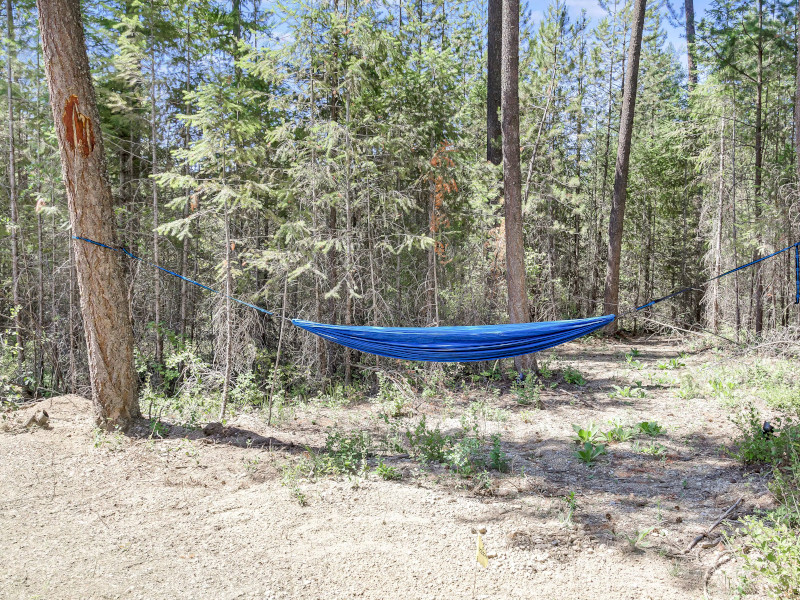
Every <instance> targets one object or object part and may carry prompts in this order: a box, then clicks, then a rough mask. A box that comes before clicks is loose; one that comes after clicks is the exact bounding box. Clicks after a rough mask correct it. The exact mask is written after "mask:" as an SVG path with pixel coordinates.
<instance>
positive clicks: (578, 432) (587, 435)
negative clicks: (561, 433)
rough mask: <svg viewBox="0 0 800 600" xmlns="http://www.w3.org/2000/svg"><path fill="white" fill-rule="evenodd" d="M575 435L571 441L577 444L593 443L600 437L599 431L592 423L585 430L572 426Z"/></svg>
mask: <svg viewBox="0 0 800 600" xmlns="http://www.w3.org/2000/svg"><path fill="white" fill-rule="evenodd" d="M572 430H573V431H574V432H575V435H574V436H572V439H573V440H575V442H577V443H579V444H580V443H585V442H594V441H595V440H596V439H597V438H598V437H599V436H600V429H599V428H598V426H597V425H595V424H594V423H589V425H587V426H586V427H585V428H583V427H581V426H580V425H574V424H573V425H572Z"/></svg>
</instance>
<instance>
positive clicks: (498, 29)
mask: <svg viewBox="0 0 800 600" xmlns="http://www.w3.org/2000/svg"><path fill="white" fill-rule="evenodd" d="M487 33H488V36H487V37H488V39H487V43H486V160H488V161H489V162H491V163H492V164H494V165H499V164H500V162H501V161H502V160H503V147H502V130H501V128H500V115H499V114H498V113H499V111H500V103H501V100H500V86H501V74H502V56H503V50H502V48H503V0H489V20H488V25H487Z"/></svg>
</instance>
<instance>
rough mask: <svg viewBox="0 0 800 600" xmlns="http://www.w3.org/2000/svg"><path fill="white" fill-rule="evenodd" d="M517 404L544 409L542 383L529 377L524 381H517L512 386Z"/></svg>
mask: <svg viewBox="0 0 800 600" xmlns="http://www.w3.org/2000/svg"><path fill="white" fill-rule="evenodd" d="M511 389H512V390H513V391H514V398H515V400H516V401H517V404H520V405H522V406H534V407H536V408H542V383H541V382H540V381H539V379H537V378H536V377H533V376H531V375H528V377H526V378H525V380H524V381H515V382H514V384H513V385H512V386H511Z"/></svg>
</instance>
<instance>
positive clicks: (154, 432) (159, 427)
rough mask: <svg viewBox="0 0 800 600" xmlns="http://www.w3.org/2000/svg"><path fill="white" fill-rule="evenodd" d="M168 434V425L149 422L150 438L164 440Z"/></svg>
mask: <svg viewBox="0 0 800 600" xmlns="http://www.w3.org/2000/svg"><path fill="white" fill-rule="evenodd" d="M167 434H169V425H167V424H166V423H162V422H161V421H151V422H150V437H157V438H164V437H166V436H167Z"/></svg>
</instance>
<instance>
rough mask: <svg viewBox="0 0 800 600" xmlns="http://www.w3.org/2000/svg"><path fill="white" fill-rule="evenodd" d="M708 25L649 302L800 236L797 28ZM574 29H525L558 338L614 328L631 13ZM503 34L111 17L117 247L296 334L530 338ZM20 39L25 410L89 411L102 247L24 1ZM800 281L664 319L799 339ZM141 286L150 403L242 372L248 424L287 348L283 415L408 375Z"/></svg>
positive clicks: (643, 295) (641, 220)
mask: <svg viewBox="0 0 800 600" xmlns="http://www.w3.org/2000/svg"><path fill="white" fill-rule="evenodd" d="M691 6H692V3H691V0H688V1H687V2H686V5H685V6H681V7H678V6H670V5H668V4H666V3H664V2H653V3H650V4H649V6H648V8H647V13H646V18H645V33H644V40H643V43H642V48H641V63H640V70H639V80H638V97H637V103H636V110H635V121H634V129H633V140H632V149H631V161H630V162H631V167H630V177H629V180H628V205H627V210H626V219H625V229H624V238H623V250H622V260H621V284H620V288H621V289H620V298H621V306H623V307H627V306H631V305H634V304H642V303H644V302H645V301H647V300H649V299H651V298H653V297H655V296H659V295H663V294H666V293H669V292H670V291H672V290H674V289H676V288H678V287H684V286H690V285H692V283H693V282H696V281H700V280H704V279H707V278H709V277H713V276H715V275H718V274H719V273H721V272H723V271H724V270H726V269H728V268H731V267H733V266H734V265H736V264H741V263H743V262H749V261H750V260H754V259H756V258H758V257H760V256H763V255H764V254H766V253H769V252H771V251H774V250H776V249H779V248H782V247H784V246H786V245H789V244H791V243H794V242H796V241H798V239H800V238H799V237H798V231H799V230H800V203H799V202H798V185H797V182H798V170H800V166H798V165H799V164H800V163H799V162H798V161H799V160H800V157H798V153H797V151H796V148H795V138H796V137H797V136H796V135H795V132H796V126H795V124H794V118H795V115H796V112H797V111H796V110H795V100H796V98H797V84H798V78H797V67H798V52H797V47H798V44H799V43H800V39H798V34H797V14H796V7H795V6H794V5H790V4H788V3H786V2H771V1H763V0H759V1H758V2H755V3H752V2H744V1H712V2H710V3H708V4H707V5H706V6H705V7H704V9H703V10H702V11H699V12H698V15H697V17H698V19H697V23H695V22H694V11H693V10H692V9H691ZM687 8H689V9H690V10H686V9H687ZM575 13H576V10H575V8H574V7H572V8H570V7H568V6H567V5H566V4H565V3H563V2H554V3H551V4H550V5H548V6H547V7H545V6H544V5H541V6H539V5H533V4H530V3H529V4H526V5H523V9H522V19H521V33H520V36H521V43H520V72H519V76H520V96H521V100H520V120H521V151H522V202H523V218H524V236H525V240H524V244H525V267H526V274H527V285H528V289H527V292H528V297H529V298H530V305H531V319H532V320H534V321H541V320H548V319H562V318H577V317H586V316H593V315H597V314H600V313H601V312H602V310H603V298H602V296H603V284H604V277H605V264H606V258H607V256H606V254H607V247H608V220H609V214H610V207H611V202H612V189H613V183H614V159H615V156H616V152H617V143H618V130H619V124H620V110H621V104H622V90H623V87H624V81H623V80H624V77H625V67H626V65H625V62H626V59H627V56H628V44H629V41H630V32H631V18H632V7H631V5H630V3H625V2H598V4H597V6H596V7H595V6H594V5H592V6H591V7H588V10H583V11H578V13H577V14H575ZM486 15H487V10H486V5H485V4H483V3H476V2H455V1H450V2H447V1H446V0H438V1H435V2H423V1H422V0H419V1H416V2H402V1H401V2H345V1H344V0H341V1H337V0H332V2H325V3H317V2H311V3H288V4H278V3H264V2H260V1H259V0H254V1H253V2H242V1H241V0H234V1H233V2H231V3H229V2H210V1H206V0H202V1H190V2H188V3H187V2H180V3H177V2H168V1H167V2H165V1H163V0H152V1H150V2H139V1H125V2H106V3H97V4H94V3H92V4H89V3H87V4H84V5H83V17H84V25H85V27H86V35H87V46H88V51H89V57H90V63H91V66H92V70H93V78H94V84H95V87H96V90H97V95H98V104H99V107H100V111H101V121H102V129H103V137H104V140H105V146H106V152H107V161H108V167H109V176H110V179H111V181H110V183H111V186H112V190H113V196H114V200H115V211H116V217H117V227H118V231H119V242H120V243H121V244H122V245H124V247H126V248H128V249H129V250H130V251H131V252H133V253H134V254H137V255H138V256H141V257H143V258H145V259H148V260H151V261H153V262H156V263H159V264H162V265H164V266H165V267H167V268H170V269H173V270H175V271H176V272H178V273H180V274H182V275H185V276H187V277H191V278H193V279H196V280H199V281H201V282H203V283H205V284H208V285H211V286H212V287H217V288H224V282H225V279H226V277H228V276H230V277H231V281H232V285H233V288H232V289H233V295H234V296H236V297H239V298H242V299H244V300H246V301H248V302H252V303H255V304H258V305H259V306H263V307H265V308H268V309H270V310H275V311H277V312H278V313H279V314H285V315H287V316H290V317H295V316H297V317H301V318H308V319H311V320H315V321H320V322H327V323H340V324H354V325H387V326H394V325H406V326H433V325H478V324H489V323H500V322H505V321H507V305H506V278H505V252H504V243H505V238H504V234H503V206H502V197H501V194H502V188H501V181H502V167H500V166H497V165H494V164H492V163H491V162H489V161H487V160H486V149H487V141H486V95H487V83H486V33H485V32H486ZM6 17H7V19H6V27H5V30H6V31H5V36H6V37H5V43H4V44H3V51H4V55H3V58H4V61H5V64H4V67H5V68H4V73H5V74H6V77H5V79H4V81H3V86H4V87H5V89H4V90H3V91H4V93H3V94H2V98H1V99H0V103H2V104H1V105H2V111H3V114H6V115H8V127H6V128H3V131H2V136H3V137H2V142H0V143H2V145H3V149H4V152H3V160H2V163H0V171H2V173H0V180H1V181H2V183H1V184H0V201H2V202H3V204H4V206H5V205H7V206H8V209H7V210H4V211H3V217H2V219H3V220H2V231H0V235H2V238H3V243H2V250H1V251H0V277H2V280H3V282H4V283H5V285H4V286H3V291H2V294H0V306H1V307H2V327H3V333H2V343H3V348H2V385H3V393H4V394H5V395H10V394H20V393H22V394H35V395H38V394H53V393H61V392H67V391H69V392H73V393H79V394H83V395H86V396H88V395H90V393H89V391H88V390H89V380H88V373H87V368H86V361H87V358H86V346H85V342H84V340H83V333H82V332H83V328H82V324H81V314H80V310H79V304H78V290H77V284H76V280H75V276H74V258H73V244H75V243H79V242H75V241H74V240H72V239H71V231H70V227H69V218H68V214H67V208H66V200H65V191H64V186H63V183H62V179H61V168H60V164H59V155H58V147H57V143H56V138H55V132H54V129H53V124H52V117H51V113H50V111H49V108H48V99H47V85H46V83H45V80H44V76H43V72H44V66H43V59H42V52H41V46H40V37H39V31H38V27H37V14H36V7H35V5H34V3H33V2H26V1H20V2H15V3H14V4H13V6H12V5H11V2H10V0H7V2H6ZM676 28H678V29H679V30H681V31H685V33H684V34H683V35H684V37H685V38H686V39H687V43H686V46H685V48H681V50H680V51H676V49H675V47H674V46H673V45H672V44H671V43H670V41H669V39H668V35H667V32H668V31H673V32H674V31H675V30H676ZM673 37H674V33H673ZM684 50H685V51H684ZM226 239H227V240H229V242H228V243H226V242H225V240H226ZM100 241H102V240H100ZM793 259H794V257H793V256H792V255H790V254H789V253H785V254H783V255H781V256H780V257H778V258H775V259H773V260H771V261H767V262H765V263H762V264H761V266H760V267H759V268H754V269H749V270H746V271H742V272H740V273H738V274H737V275H735V276H731V277H729V278H726V279H723V280H721V281H719V282H715V283H712V284H708V285H704V286H698V287H696V289H695V290H694V291H692V292H691V293H687V294H683V295H682V296H679V297H677V298H676V299H674V300H673V301H671V302H669V303H665V304H662V305H659V307H658V312H656V311H655V310H653V309H647V310H646V311H643V313H642V316H643V317H645V318H653V317H654V316H657V317H658V318H660V319H664V320H668V321H669V322H671V323H674V324H677V325H678V326H680V327H685V328H693V327H704V328H707V329H710V330H712V331H714V332H717V333H720V334H722V335H725V336H729V337H731V338H735V339H737V340H742V341H745V340H749V339H753V338H755V337H758V336H763V335H765V334H766V333H767V332H771V331H776V330H784V329H786V328H791V327H796V326H797V324H798V319H800V315H799V314H798V313H797V311H796V310H792V306H793V302H794V269H793V266H794V265H793ZM125 269H126V271H127V273H126V275H127V281H128V289H127V300H128V303H129V305H130V314H131V316H132V322H133V326H134V331H135V337H136V359H137V369H138V371H139V375H140V380H141V382H142V383H143V384H144V388H143V389H144V394H145V395H148V394H153V395H167V396H172V395H175V394H177V393H179V391H180V390H186V389H189V388H188V387H187V385H186V384H187V381H189V382H192V383H193V385H195V384H196V385H195V387H193V388H192V389H195V390H202V394H201V395H202V396H204V397H206V398H207V401H208V402H210V403H214V402H216V401H217V400H216V399H215V398H216V397H217V396H215V394H217V392H218V391H219V390H220V389H222V387H223V383H224V380H225V379H226V377H229V378H230V380H231V385H232V390H233V392H232V394H233V400H234V401H235V402H241V403H258V402H260V401H263V398H264V397H265V395H266V394H267V393H268V392H269V390H270V389H271V383H272V370H273V366H274V365H275V364H276V354H277V352H278V342H279V339H280V338H281V337H282V338H283V339H282V350H281V352H282V355H281V357H280V358H279V360H278V361H277V362H279V364H280V369H279V370H278V377H277V380H276V385H275V387H274V388H272V389H274V391H275V393H276V395H277V397H278V398H279V399H288V398H289V397H297V396H301V397H304V396H307V395H308V394H310V393H312V392H313V390H314V389H319V388H321V387H322V386H324V385H326V384H328V383H330V382H331V381H334V382H336V383H338V384H345V385H349V384H351V383H353V382H354V381H355V382H357V381H359V380H365V379H367V378H369V377H370V374H371V373H373V372H374V370H375V368H376V367H377V366H379V365H381V360H380V359H376V358H375V357H372V356H367V355H358V354H357V353H355V352H353V351H349V350H347V349H344V348H341V347H338V346H335V345H333V344H329V343H327V342H324V341H322V340H321V339H318V338H315V337H312V336H309V335H307V334H306V333H304V332H303V331H300V330H298V329H296V328H292V327H287V328H285V331H283V335H282V336H281V335H279V333H280V327H281V320H280V319H273V318H269V317H266V316H264V315H262V314H260V313H257V312H256V311H253V310H251V309H248V308H246V307H237V306H235V305H234V308H233V309H232V310H226V305H225V302H224V298H222V297H221V296H216V295H213V294H207V293H206V292H204V291H202V290H200V289H199V288H196V287H194V286H192V285H189V284H187V283H186V282H185V281H182V280H180V279H177V278H173V277H169V276H167V275H164V274H162V273H159V272H158V271H157V270H155V269H152V268H149V267H147V266H146V265H144V264H142V263H139V262H135V261H126V262H125ZM662 307H663V308H662ZM658 315H660V316H658ZM625 326H626V327H628V328H629V329H633V330H634V331H641V330H642V329H643V328H647V327H651V326H652V324H651V323H650V322H648V321H643V320H631V321H630V322H628V323H626V324H625ZM228 331H229V332H230V338H231V340H232V343H231V346H232V349H231V351H230V352H229V351H228V350H227V348H226V343H225V342H226V339H227V335H226V332H228ZM228 357H229V358H228ZM226 363H227V364H229V365H230V368H227V369H226V368H225V366H226ZM478 368H482V367H481V365H478Z"/></svg>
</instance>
